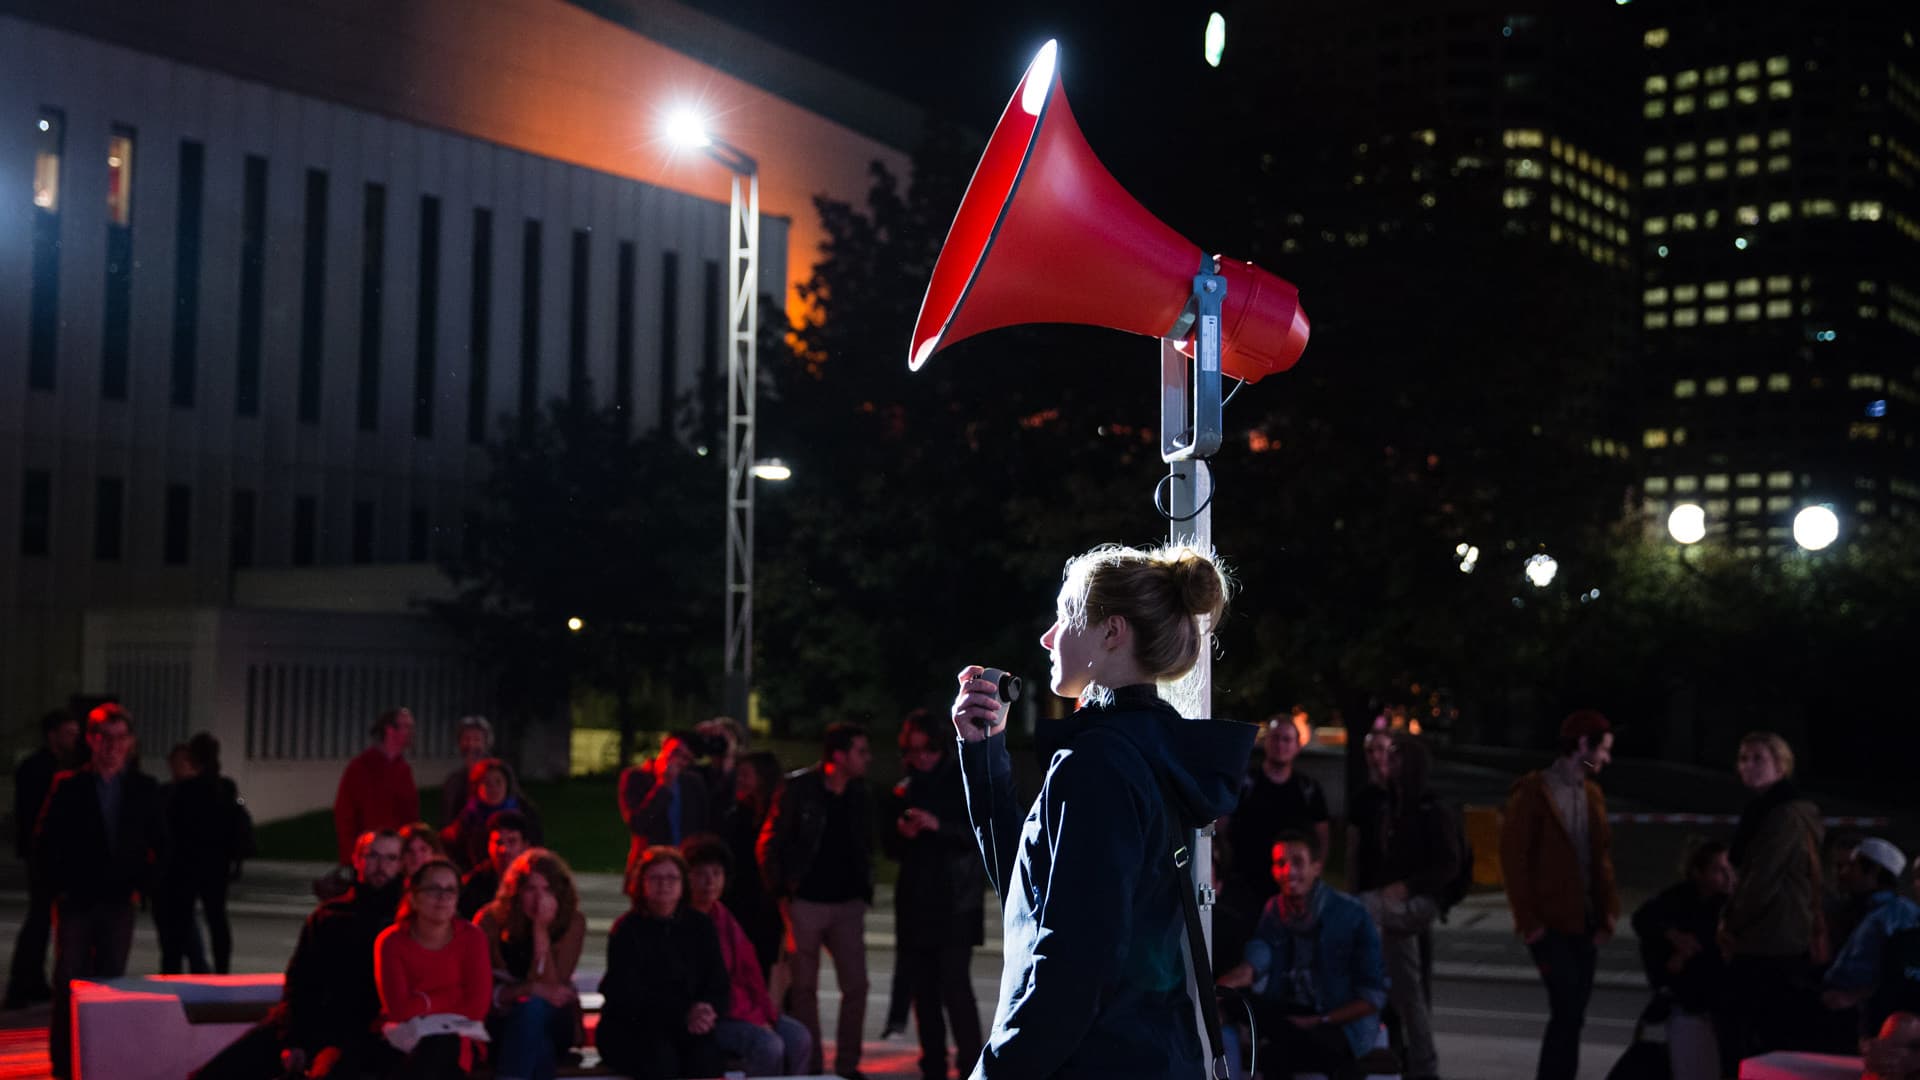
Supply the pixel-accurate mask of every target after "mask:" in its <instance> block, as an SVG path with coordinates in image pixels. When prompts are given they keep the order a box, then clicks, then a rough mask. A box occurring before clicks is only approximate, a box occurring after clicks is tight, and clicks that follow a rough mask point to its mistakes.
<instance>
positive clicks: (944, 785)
mask: <svg viewBox="0 0 1920 1080" xmlns="http://www.w3.org/2000/svg"><path fill="white" fill-rule="evenodd" d="M880 801H881V811H880V848H881V850H882V851H884V852H886V853H887V857H888V858H891V859H893V860H894V861H896V862H898V863H899V864H900V878H899V880H898V881H897V882H896V883H895V885H894V893H893V900H894V910H895V912H896V915H895V918H894V928H895V933H896V934H897V935H898V941H899V945H900V947H901V948H903V949H926V948H937V947H939V946H943V945H978V944H980V943H981V942H982V941H983V940H984V938H985V935H984V932H983V930H982V929H981V925H980V923H981V915H982V911H983V909H984V907H985V895H986V887H987V876H986V872H985V871H984V870H982V869H981V864H980V848H979V845H977V844H976V843H975V842H974V839H973V826H972V823H971V822H969V821H968V820H967V791H966V785H965V782H964V781H963V780H961V778H960V762H959V761H958V760H957V759H956V758H955V757H954V756H953V755H952V754H948V755H946V756H944V757H942V758H941V759H940V764H938V765H936V766H934V768H932V769H931V770H929V771H927V772H917V771H914V770H912V769H909V770H908V771H907V775H906V776H905V777H903V778H902V779H901V780H900V782H899V783H898V784H896V785H894V786H893V788H891V789H890V790H888V791H887V793H886V794H885V795H883V796H881V800H880ZM909 808H912V809H919V810H925V811H926V812H928V813H930V814H932V815H933V816H934V818H935V819H937V820H938V821H939V822H940V827H939V828H938V829H936V830H934V831H932V832H922V833H920V834H919V835H918V836H916V837H914V838H913V839H911V840H909V839H907V838H906V837H905V836H902V835H900V829H899V826H898V823H899V820H900V818H901V816H902V815H904V814H905V813H906V812H907V810H908V809H909Z"/></svg>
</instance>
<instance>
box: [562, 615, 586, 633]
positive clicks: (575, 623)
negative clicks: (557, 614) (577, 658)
mask: <svg viewBox="0 0 1920 1080" xmlns="http://www.w3.org/2000/svg"><path fill="white" fill-rule="evenodd" d="M586 626H587V624H586V623H584V622H582V621H580V616H578V615H575V616H574V617H573V618H571V619H568V620H567V629H569V630H571V631H573V632H574V633H576V634H577V633H579V632H580V631H582V630H584V629H586Z"/></svg>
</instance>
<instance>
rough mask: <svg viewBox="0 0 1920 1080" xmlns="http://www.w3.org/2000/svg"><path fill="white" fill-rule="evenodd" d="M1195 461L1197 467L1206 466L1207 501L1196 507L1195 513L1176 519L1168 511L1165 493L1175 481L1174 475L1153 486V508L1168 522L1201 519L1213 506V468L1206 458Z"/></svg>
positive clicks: (1164, 477) (1167, 476)
mask: <svg viewBox="0 0 1920 1080" xmlns="http://www.w3.org/2000/svg"><path fill="white" fill-rule="evenodd" d="M1193 460H1194V464H1196V465H1206V468H1207V501H1206V502H1203V503H1201V504H1200V505H1199V506H1196V507H1194V508H1193V513H1191V514H1188V515H1187V516H1185V517H1175V516H1174V514H1173V511H1171V510H1168V509H1167V500H1166V495H1165V494H1164V492H1165V491H1166V487H1167V485H1168V484H1169V483H1171V482H1172V481H1173V474H1172V473H1168V474H1167V475H1165V476H1163V477H1161V478H1160V482H1159V483H1157V484H1155V485H1153V508H1154V509H1155V510H1156V511H1158V512H1159V514H1160V516H1161V517H1163V518H1166V519H1167V520H1168V521H1192V520H1193V519H1194V518H1197V517H1199V516H1200V515H1201V513H1203V512H1204V511H1205V510H1206V509H1207V507H1209V506H1212V505H1213V492H1214V487H1213V466H1212V465H1208V464H1207V459H1206V458H1194V459H1193ZM1196 475H1197V474H1196Z"/></svg>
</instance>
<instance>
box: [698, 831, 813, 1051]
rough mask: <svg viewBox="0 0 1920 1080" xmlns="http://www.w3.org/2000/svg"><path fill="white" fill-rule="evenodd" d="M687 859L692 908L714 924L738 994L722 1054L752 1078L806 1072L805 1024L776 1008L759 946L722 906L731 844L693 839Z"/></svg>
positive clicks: (720, 1031)
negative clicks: (733, 1059)
mask: <svg viewBox="0 0 1920 1080" xmlns="http://www.w3.org/2000/svg"><path fill="white" fill-rule="evenodd" d="M682 854H683V856H684V857H685V858H686V860H687V874H688V885H687V904H688V906H689V907H691V908H693V910H695V911H697V912H699V913H700V914H702V915H705V916H706V917H707V918H709V919H711V920H713V929H714V933H715V934H716V935H717V936H718V937H719V939H720V959H721V960H722V961H724V962H725V964H726V968H727V981H728V983H729V984H730V985H731V989H732V996H731V997H730V998H729V1000H728V1002H727V1009H726V1013H725V1015H723V1016H722V1017H721V1019H720V1021H719V1023H718V1024H716V1025H715V1027H714V1037H715V1038H716V1039H717V1040H718V1041H719V1043H720V1051H721V1052H722V1053H723V1054H726V1055H727V1056H728V1057H732V1058H736V1059H738V1060H739V1062H740V1067H741V1069H742V1070H743V1071H745V1072H746V1074H747V1075H748V1076H790V1075H793V1074H796V1073H803V1072H806V1071H807V1056H808V1054H809V1053H810V1052H811V1051H812V1049H813V1036H812V1034H811V1033H809V1032H808V1031H807V1026H806V1025H805V1024H802V1023H801V1022H800V1021H798V1020H795V1019H794V1018H793V1017H791V1016H782V1015H781V1014H780V1012H779V1010H777V1009H775V1008H774V1006H773V999H772V998H771V997H769V996H768V995H767V982H766V979H765V977H764V976H763V975H762V973H761V971H760V959H759V957H757V956H756V955H755V954H754V951H753V942H752V941H751V940H749V939H748V937H747V932H746V930H745V928H743V927H742V926H741V925H740V923H739V921H738V920H736V919H735V918H734V917H733V912H732V911H730V910H728V908H727V905H726V904H725V903H724V902H723V901H722V900H721V897H722V896H723V895H725V892H726V888H727V881H728V879H729V878H730V877H732V874H733V853H732V852H731V851H730V850H728V847H727V842H726V841H725V840H722V839H720V838H719V837H718V836H715V835H713V834H712V833H703V834H701V835H699V836H692V837H688V838H687V842H686V844H685V845H684V846H683V847H682Z"/></svg>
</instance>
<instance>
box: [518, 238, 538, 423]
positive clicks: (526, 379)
mask: <svg viewBox="0 0 1920 1080" xmlns="http://www.w3.org/2000/svg"><path fill="white" fill-rule="evenodd" d="M539 407H540V223H539V222H538V221H535V220H533V219H532V218H528V219H527V223H526V226H525V228H524V230H523V231H522V232H521V235H520V423H521V424H522V425H523V426H524V425H527V424H531V423H533V419H534V415H533V414H534V412H535V411H536V410H537V409H539Z"/></svg>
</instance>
